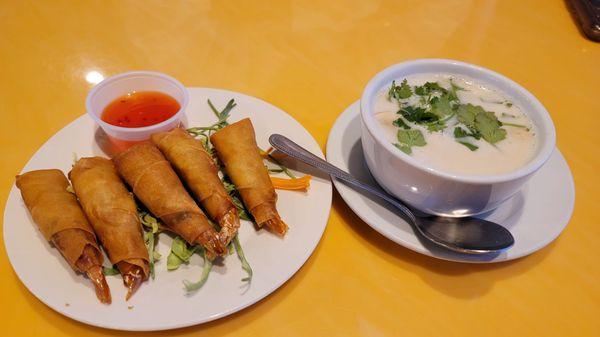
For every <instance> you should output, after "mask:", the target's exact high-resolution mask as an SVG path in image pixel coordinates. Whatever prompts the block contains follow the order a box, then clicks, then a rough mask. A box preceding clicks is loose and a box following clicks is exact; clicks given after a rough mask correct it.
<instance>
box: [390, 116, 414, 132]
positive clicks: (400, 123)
mask: <svg viewBox="0 0 600 337" xmlns="http://www.w3.org/2000/svg"><path fill="white" fill-rule="evenodd" d="M392 124H394V125H395V126H397V127H399V128H403V129H404V130H408V129H410V125H408V124H406V122H405V121H404V119H402V118H398V119H396V120H395V121H393V122H392Z"/></svg>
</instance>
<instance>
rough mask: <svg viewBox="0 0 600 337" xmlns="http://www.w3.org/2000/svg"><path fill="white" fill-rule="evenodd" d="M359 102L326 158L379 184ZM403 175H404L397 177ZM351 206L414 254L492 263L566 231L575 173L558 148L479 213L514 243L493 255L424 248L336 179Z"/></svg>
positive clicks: (397, 221)
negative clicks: (363, 138) (365, 145)
mask: <svg viewBox="0 0 600 337" xmlns="http://www.w3.org/2000/svg"><path fill="white" fill-rule="evenodd" d="M358 103H359V102H355V103H354V104H352V105H351V106H350V107H348V108H347V109H346V111H344V112H343V113H342V114H341V115H340V116H339V117H338V119H337V120H336V121H335V124H334V126H333V128H332V129H331V131H330V133H329V138H328V140H327V160H328V161H329V162H331V163H332V164H333V165H336V166H338V167H339V168H341V169H343V170H345V171H348V172H350V173H351V174H352V175H354V176H355V177H357V178H358V179H360V180H362V181H365V182H368V183H370V184H373V185H376V183H375V181H374V180H373V178H372V177H371V174H370V173H369V170H368V168H367V166H366V163H365V161H364V158H363V153H362V147H361V144H360V134H361V131H360V105H359V104H358ZM399 177H400V178H401V175H399ZM333 182H334V185H335V187H336V188H337V190H338V192H339V193H340V195H341V196H342V198H343V199H344V201H345V202H346V203H347V204H348V206H350V208H351V209H352V210H353V211H354V212H355V213H356V214H357V215H358V216H359V217H360V218H361V219H362V220H363V221H364V222H366V223H367V224H368V225H369V226H371V227H373V229H375V230H376V231H377V232H379V233H380V234H382V235H383V236H385V237H387V238H388V239H390V240H392V241H394V242H396V243H398V244H400V245H402V246H404V247H406V248H409V249H412V250H414V251H416V252H419V253H422V254H425V255H429V256H432V257H436V258H439V259H444V260H451V261H458V262H471V263H490V262H500V261H508V260H513V259H517V258H520V257H523V256H525V255H528V254H531V253H533V252H535V251H537V250H539V249H541V248H543V247H544V246H546V245H547V244H549V243H550V242H552V241H553V240H554V239H556V237H558V235H559V234H560V233H561V232H562V231H563V229H564V228H565V226H566V225H567V223H568V222H569V219H570V218H571V214H572V212H573V204H574V201H575V189H574V185H573V177H572V175H571V171H570V170H569V166H568V165H567V163H566V161H565V159H564V157H563V156H562V155H561V154H560V152H559V151H558V149H556V150H555V151H554V154H553V155H552V157H551V158H550V160H548V162H547V163H546V164H545V166H544V167H542V168H541V169H540V170H539V172H537V173H536V174H535V175H534V176H533V177H532V178H531V179H530V180H529V181H528V182H527V183H526V184H525V186H524V187H523V189H522V190H521V191H520V192H519V193H518V194H517V195H516V196H514V197H513V198H511V199H510V200H508V201H506V202H505V203H504V204H502V205H501V206H500V207H499V208H497V209H495V210H494V211H491V212H489V213H486V214H484V215H482V216H481V217H482V218H484V219H487V220H490V221H494V222H497V223H499V224H502V225H503V226H504V227H506V228H507V229H508V230H510V232H511V233H512V235H513V236H514V237H515V245H514V246H513V247H511V248H510V249H508V250H506V251H504V252H502V253H500V254H493V255H466V254H460V253H455V252H451V251H448V250H444V249H441V248H437V247H431V246H429V245H427V246H425V245H423V243H422V242H421V241H420V240H419V238H418V237H417V236H415V234H414V232H413V230H412V228H411V227H410V225H409V224H408V223H406V222H405V221H404V220H403V219H402V218H401V217H400V216H398V215H397V214H396V213H395V211H394V210H393V208H392V207H391V206H389V205H387V203H386V202H384V201H382V200H379V199H376V198H375V197H371V196H366V195H363V194H362V193H359V192H357V191H355V190H353V189H352V188H350V187H348V186H346V185H344V184H342V183H340V182H339V181H337V180H335V179H334V180H333Z"/></svg>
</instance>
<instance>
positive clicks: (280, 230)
mask: <svg viewBox="0 0 600 337" xmlns="http://www.w3.org/2000/svg"><path fill="white" fill-rule="evenodd" d="M260 226H261V227H262V226H267V228H268V229H269V231H271V232H272V233H275V234H277V235H279V236H281V237H283V236H284V235H285V233H287V231H288V225H286V224H285V222H283V220H281V218H280V217H279V216H277V217H274V218H271V219H268V220H266V221H265V222H263V223H261V224H260Z"/></svg>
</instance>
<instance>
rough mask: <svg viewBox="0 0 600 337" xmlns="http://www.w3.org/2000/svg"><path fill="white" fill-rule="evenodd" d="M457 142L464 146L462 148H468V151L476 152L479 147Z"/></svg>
mask: <svg viewBox="0 0 600 337" xmlns="http://www.w3.org/2000/svg"><path fill="white" fill-rule="evenodd" d="M458 142H459V143H460V144H462V145H464V146H466V147H468V148H469V150H471V151H475V150H477V149H478V148H479V146H477V145H473V144H471V143H467V142H461V141H458Z"/></svg>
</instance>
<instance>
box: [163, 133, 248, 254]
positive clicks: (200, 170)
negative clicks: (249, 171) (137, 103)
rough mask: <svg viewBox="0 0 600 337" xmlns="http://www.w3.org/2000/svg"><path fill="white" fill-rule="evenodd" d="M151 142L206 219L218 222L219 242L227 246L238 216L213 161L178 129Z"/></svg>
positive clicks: (200, 144)
mask: <svg viewBox="0 0 600 337" xmlns="http://www.w3.org/2000/svg"><path fill="white" fill-rule="evenodd" d="M152 141H153V142H154V144H156V146H158V148H159V149H160V151H161V152H162V153H163V154H164V155H165V157H166V158H167V159H168V160H169V162H170V163H171V164H172V165H173V167H174V168H175V171H177V173H178V174H179V176H180V177H181V178H182V180H183V181H184V182H185V183H186V185H187V186H188V187H189V189H190V190H191V191H192V194H193V195H194V197H195V198H196V200H198V201H199V202H200V203H201V205H202V207H204V210H205V211H206V212H207V213H208V216H210V217H211V218H212V219H213V220H214V221H216V222H218V223H219V225H220V227H221V232H220V234H221V239H222V241H223V243H224V245H227V244H228V243H229V241H230V240H231V238H232V237H233V236H235V234H236V233H237V229H238V227H239V217H238V214H237V209H236V207H235V205H234V204H233V202H232V201H231V198H230V197H229V194H228V193H227V191H226V190H225V187H223V183H222V182H221V179H220V178H219V175H218V169H217V166H216V165H215V161H214V160H213V158H212V157H211V156H210V155H209V154H208V153H207V152H206V150H205V149H204V146H203V145H202V143H201V142H200V141H199V140H197V139H194V138H193V137H192V136H190V135H189V134H188V133H187V132H186V131H184V130H182V129H180V128H175V129H173V130H171V131H169V132H160V133H156V134H153V135H152Z"/></svg>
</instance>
